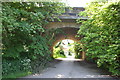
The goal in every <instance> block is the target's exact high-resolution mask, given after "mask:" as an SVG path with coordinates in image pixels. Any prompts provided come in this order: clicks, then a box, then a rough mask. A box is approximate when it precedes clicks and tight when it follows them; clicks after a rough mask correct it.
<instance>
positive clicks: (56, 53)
mask: <svg viewBox="0 0 120 80" xmlns="http://www.w3.org/2000/svg"><path fill="white" fill-rule="evenodd" d="M53 57H54V58H65V57H66V56H65V54H64V51H63V50H62V49H61V48H60V47H58V48H54V49H53Z"/></svg>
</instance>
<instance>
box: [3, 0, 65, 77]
mask: <svg viewBox="0 0 120 80" xmlns="http://www.w3.org/2000/svg"><path fill="white" fill-rule="evenodd" d="M62 12H64V4H62V3H59V2H3V3H2V24H3V25H2V44H3V48H2V56H3V76H4V75H7V74H9V73H12V72H15V71H19V70H20V68H19V66H21V67H23V68H22V69H21V71H24V70H28V69H27V68H29V66H28V65H27V63H26V62H23V63H21V61H23V60H24V59H29V60H30V61H31V64H30V67H31V69H35V68H34V67H38V66H41V65H42V66H45V65H46V64H47V62H49V61H50V60H51V51H50V49H49V47H50V45H51V44H52V41H53V38H54V37H53V38H50V37H51V36H52V34H54V33H55V32H54V31H49V34H48V33H47V30H45V25H46V24H48V22H49V21H54V19H55V18H57V17H56V16H54V14H58V15H59V14H61V13H62ZM11 59H12V61H10V60H11ZM22 59H23V60H22ZM38 60H39V64H35V63H36V62H37V61H38ZM40 60H44V61H40ZM8 63H10V64H11V66H6V65H7V64H8ZM24 63H25V64H26V66H25V65H24ZM16 64H17V65H16ZM42 66H41V67H42ZM24 68H25V69H24ZM29 70H30V69H29ZM29 70H28V71H29ZM33 71H34V70H33ZM14 74H15V73H14Z"/></svg>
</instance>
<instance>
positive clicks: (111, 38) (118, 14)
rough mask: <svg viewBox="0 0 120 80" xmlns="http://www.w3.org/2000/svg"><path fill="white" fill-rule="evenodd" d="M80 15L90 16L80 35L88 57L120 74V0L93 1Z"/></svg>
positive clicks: (84, 23)
mask: <svg viewBox="0 0 120 80" xmlns="http://www.w3.org/2000/svg"><path fill="white" fill-rule="evenodd" d="M80 15H83V16H88V17H89V19H88V20H87V21H81V20H79V19H78V22H82V25H81V26H80V30H79V31H78V36H79V35H84V37H83V38H82V39H81V40H80V41H81V43H83V46H84V48H83V51H85V52H86V56H87V59H88V60H90V59H93V60H95V62H96V63H97V65H98V66H99V67H100V66H101V67H103V68H106V69H108V70H109V72H111V73H112V74H113V75H120V37H119V36H120V35H119V34H120V33H119V31H120V29H119V28H120V1H119V0H118V1H116V2H109V1H108V2H92V3H90V4H89V5H88V7H86V9H85V11H84V12H81V13H80Z"/></svg>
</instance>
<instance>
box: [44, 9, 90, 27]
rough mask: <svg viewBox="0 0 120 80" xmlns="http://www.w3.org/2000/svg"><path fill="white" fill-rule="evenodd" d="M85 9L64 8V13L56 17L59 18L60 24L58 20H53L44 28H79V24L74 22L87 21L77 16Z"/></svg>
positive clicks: (85, 18)
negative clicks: (78, 20)
mask: <svg viewBox="0 0 120 80" xmlns="http://www.w3.org/2000/svg"><path fill="white" fill-rule="evenodd" d="M84 10H85V9H84V8H83V7H74V8H73V9H70V8H66V9H65V13H63V14H62V15H60V16H58V18H60V20H61V22H60V21H58V20H55V21H53V22H50V23H49V24H48V25H47V27H46V28H49V29H50V28H63V27H73V28H79V27H80V25H81V24H77V23H76V20H77V19H79V18H81V20H87V19H88V18H87V17H83V16H79V15H78V13H79V12H81V11H84Z"/></svg>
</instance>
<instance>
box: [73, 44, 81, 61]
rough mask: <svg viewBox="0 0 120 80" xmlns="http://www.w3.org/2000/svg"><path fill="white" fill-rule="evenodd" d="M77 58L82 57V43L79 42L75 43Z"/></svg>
mask: <svg viewBox="0 0 120 80" xmlns="http://www.w3.org/2000/svg"><path fill="white" fill-rule="evenodd" d="M74 51H75V58H77V59H80V58H81V57H82V55H81V53H82V44H81V43H79V42H75V43H74Z"/></svg>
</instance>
